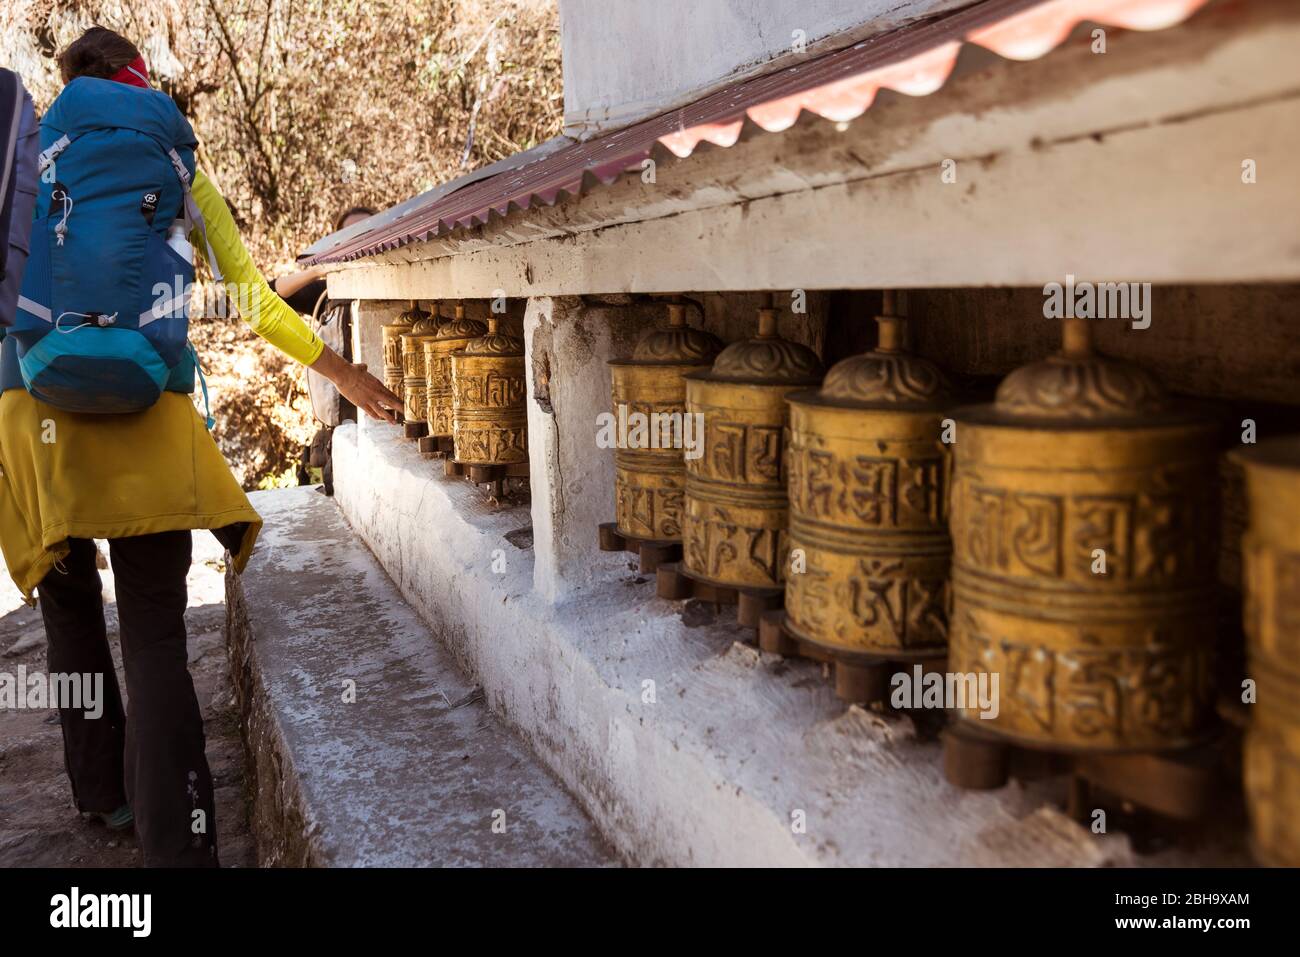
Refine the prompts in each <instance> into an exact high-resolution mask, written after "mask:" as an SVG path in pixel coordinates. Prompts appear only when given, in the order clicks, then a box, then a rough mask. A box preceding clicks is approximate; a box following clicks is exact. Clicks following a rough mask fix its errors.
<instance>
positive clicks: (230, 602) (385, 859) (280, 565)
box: [226, 488, 615, 867]
mask: <svg viewBox="0 0 1300 957" xmlns="http://www.w3.org/2000/svg"><path fill="white" fill-rule="evenodd" d="M253 503H254V506H255V507H256V508H257V510H258V512H260V513H261V515H262V517H263V518H264V519H265V520H266V528H265V530H264V532H263V535H262V538H261V540H260V541H259V542H258V546H257V551H256V554H255V555H254V557H253V560H252V562H251V563H250V564H249V567H248V569H247V571H246V572H245V573H244V575H243V576H242V577H236V576H235V575H234V574H233V573H230V572H228V573H227V579H226V607H227V619H226V634H227V641H228V646H229V651H230V658H231V672H232V675H231V676H232V679H233V684H234V687H235V695H236V698H237V700H238V704H239V709H240V713H241V716H242V718H243V722H242V723H243V730H244V741H245V748H246V751H247V756H248V761H247V765H248V776H249V780H250V784H251V790H252V794H253V813H252V820H253V830H254V833H255V836H256V839H257V844H258V859H259V861H260V863H262V864H263V865H309V866H399V867H400V866H424V865H435V866H453V865H454V866H465V865H487V866H537V867H540V866H548V867H552V866H583V865H605V864H610V863H614V862H615V858H614V856H613V853H612V851H611V850H610V848H609V847H608V845H606V844H605V842H604V841H603V840H602V839H601V838H600V837H599V835H598V834H597V832H596V830H595V828H594V827H593V826H592V823H591V821H590V820H588V819H587V818H586V817H585V816H584V814H583V813H582V811H581V810H580V809H579V807H578V806H577V804H576V803H575V802H574V801H573V799H572V798H571V797H570V796H569V795H568V794H567V793H566V792H565V791H564V789H563V787H562V786H561V785H560V784H559V783H558V782H557V781H556V780H555V779H554V778H552V777H551V776H550V775H549V774H548V773H547V772H546V770H545V769H544V768H543V767H542V766H541V765H540V764H539V763H538V762H537V759H536V758H535V756H534V755H532V754H531V753H529V751H528V748H527V746H525V745H524V744H523V743H521V742H520V741H519V740H518V739H517V738H515V737H514V736H513V735H512V734H511V733H510V732H509V731H507V730H506V729H505V727H504V726H503V725H502V724H501V722H500V721H498V720H496V719H495V718H493V717H492V715H490V714H489V713H488V711H487V707H486V705H485V704H484V701H483V694H482V690H481V689H479V688H477V687H475V685H474V684H473V682H471V681H467V680H466V679H465V677H464V676H463V674H462V673H461V672H460V671H459V669H458V668H457V667H456V665H455V663H454V662H453V660H452V659H451V656H450V655H448V654H447V652H446V650H445V649H444V648H443V647H442V645H441V644H439V643H438V642H437V641H435V640H433V638H432V637H431V636H430V634H429V631H428V629H427V628H426V627H425V625H424V624H423V623H422V622H421V621H420V619H419V618H418V616H416V615H415V614H414V612H412V611H411V610H410V608H408V607H407V605H406V604H405V602H403V601H402V598H401V596H400V595H399V594H398V592H397V590H396V589H395V588H394V587H393V584H392V582H391V581H390V580H389V578H388V577H387V576H386V575H385V574H384V572H383V570H382V569H381V568H380V567H379V566H378V564H377V563H376V562H375V560H374V558H373V557H372V556H371V555H370V554H369V553H368V552H367V551H366V549H365V547H364V546H363V545H362V544H361V543H360V542H358V541H357V540H356V538H355V537H354V536H353V534H352V532H351V530H350V529H349V528H348V526H347V523H346V522H345V521H344V520H343V517H342V516H341V515H340V513H339V511H338V509H337V507H336V506H335V504H334V502H333V501H331V500H330V499H328V498H326V497H325V496H324V495H322V494H320V493H319V492H318V491H317V490H316V489H311V488H301V489H290V490H282V491H276V492H263V493H256V494H255V495H253ZM351 692H354V694H352V693H351ZM349 699H352V700H349Z"/></svg>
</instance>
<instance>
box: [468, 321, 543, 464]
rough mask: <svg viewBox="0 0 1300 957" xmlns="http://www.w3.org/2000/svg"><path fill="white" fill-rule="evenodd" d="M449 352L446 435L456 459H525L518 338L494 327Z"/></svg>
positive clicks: (495, 461)
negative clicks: (449, 436)
mask: <svg viewBox="0 0 1300 957" xmlns="http://www.w3.org/2000/svg"><path fill="white" fill-rule="evenodd" d="M499 323H500V320H499V319H497V318H496V317H495V316H494V317H492V318H491V319H489V320H488V328H487V333H486V334H485V335H483V336H480V337H479V338H477V339H474V340H473V341H471V342H469V343H468V344H467V345H466V346H465V347H464V348H463V349H460V350H458V351H456V352H453V353H451V354H450V356H451V358H450V361H451V381H452V435H453V438H454V441H455V449H456V452H455V454H456V461H457V462H460V463H463V464H466V465H510V464H513V463H517V462H527V461H528V408H527V406H526V405H525V404H524V399H525V398H526V396H527V394H528V386H527V381H526V379H525V376H524V343H523V340H522V339H518V338H516V337H515V336H511V335H506V334H505V333H503V332H501V331H500V330H499V328H498V326H499Z"/></svg>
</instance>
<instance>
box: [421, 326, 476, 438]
mask: <svg viewBox="0 0 1300 957" xmlns="http://www.w3.org/2000/svg"><path fill="white" fill-rule="evenodd" d="M487 331H488V327H487V326H486V325H484V324H483V323H482V322H480V321H479V320H477V319H466V318H465V306H464V304H462V303H457V304H456V317H455V318H454V319H449V320H447V322H445V323H443V325H442V326H441V327H440V328H439V329H438V333H437V335H435V336H434V337H433V338H432V339H431V340H430V341H429V344H428V356H427V360H426V363H427V373H428V380H427V393H426V395H427V406H428V408H427V411H426V413H425V417H426V418H427V419H428V422H429V434H430V435H434V436H446V437H450V436H451V435H452V421H451V414H452V408H451V406H452V387H451V354H452V353H453V352H455V351H457V350H458V349H463V348H464V347H465V346H467V345H469V343H471V342H473V341H474V340H475V339H477V338H478V337H479V336H482V335H485V334H486V333H487Z"/></svg>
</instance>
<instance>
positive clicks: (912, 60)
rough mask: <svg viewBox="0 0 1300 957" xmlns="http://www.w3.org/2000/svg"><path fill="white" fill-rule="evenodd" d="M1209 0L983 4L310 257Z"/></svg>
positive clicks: (1176, 14) (339, 252)
mask: <svg viewBox="0 0 1300 957" xmlns="http://www.w3.org/2000/svg"><path fill="white" fill-rule="evenodd" d="M1207 2H1208V0H984V2H982V3H976V4H974V5H972V6H970V7H965V8H963V9H961V10H959V11H957V12H955V13H951V14H948V15H946V16H942V17H938V18H935V19H932V20H926V21H921V22H917V23H913V24H909V25H908V26H905V27H901V28H899V29H897V30H893V31H890V32H889V33H885V34H881V35H879V36H875V37H872V38H870V39H867V40H863V41H862V42H860V43H856V44H854V45H853V46H851V47H846V48H845V49H842V50H835V51H833V52H830V53H826V54H822V55H821V56H818V57H815V58H812V59H810V60H808V61H806V62H802V63H798V64H796V65H794V66H790V67H786V68H785V69H782V70H778V71H776V72H774V73H770V74H767V75H765V76H760V77H755V78H753V79H749V80H745V81H741V82H738V83H736V84H734V85H732V86H729V87H725V88H723V89H721V90H718V91H717V92H715V93H712V94H710V95H708V96H705V97H703V98H701V99H700V100H697V101H696V102H695V103H692V104H691V105H689V106H685V107H682V108H681V109H677V110H672V111H670V112H668V113H664V114H662V115H660V116H657V117H654V118H653V119H650V120H645V121H644V122H641V123H637V124H635V125H633V126H629V127H626V128H625V129H621V130H616V131H614V132H612V133H607V134H604V135H602V136H599V137H597V138H595V139H591V140H588V141H586V142H570V143H569V144H568V145H563V143H564V141H563V140H561V141H555V140H553V141H551V142H549V143H546V144H543V145H542V146H540V147H537V148H536V149H534V150H530V151H528V152H525V153H519V154H516V155H515V156H512V157H509V158H507V159H505V160H502V161H501V162H500V163H497V164H493V166H492V167H486V168H485V169H483V170H479V171H477V172H476V173H473V174H470V175H469V176H466V177H461V178H460V179H458V180H453V181H452V182H450V183H447V184H445V185H444V186H441V187H439V188H438V189H435V190H431V191H430V192H428V193H425V194H422V195H421V196H418V197H415V198H414V199H412V200H408V201H407V202H405V203H403V204H401V205H400V206H398V207H395V208H394V209H391V210H388V211H387V212H385V213H381V214H379V215H378V216H375V217H372V218H371V219H368V220H366V221H365V222H364V223H358V224H357V225H355V226H353V227H350V228H349V229H348V230H345V231H344V232H342V233H336V234H334V235H333V236H329V237H326V238H325V239H323V240H321V241H320V242H319V243H317V244H316V245H315V246H313V247H312V248H311V249H310V250H308V255H309V256H311V257H312V258H311V262H342V261H347V260H352V259H359V258H362V257H365V256H373V255H375V254H376V253H381V252H386V251H388V250H391V249H396V248H398V247H400V246H406V245H409V244H411V243H416V242H423V241H425V240H428V239H432V238H433V237H435V236H439V235H444V234H446V233H449V232H451V231H452V230H454V229H457V228H460V227H473V226H481V225H483V224H484V223H486V222H488V220H489V219H490V218H491V217H492V216H493V214H495V215H497V216H505V215H507V214H508V213H509V212H510V211H511V210H513V209H529V208H530V207H532V206H533V205H536V204H542V205H546V206H550V205H553V204H555V203H556V202H557V201H559V199H560V197H561V196H564V195H569V196H577V195H579V194H580V193H581V192H583V190H584V187H585V186H589V185H591V184H593V183H605V184H609V183H612V182H613V181H614V180H616V179H617V178H618V177H620V176H621V175H623V174H624V173H625V172H630V171H636V172H638V173H639V172H640V170H641V168H642V167H641V164H642V163H643V162H644V161H645V160H646V159H647V158H648V157H650V156H651V154H652V152H653V151H654V149H655V147H656V145H662V146H663V147H665V148H667V149H668V150H670V151H671V152H672V153H673V154H675V155H676V156H678V157H686V156H689V155H690V154H691V153H692V152H693V151H694V150H695V148H696V147H697V146H698V145H699V144H700V143H701V142H708V143H712V144H714V145H716V146H720V147H729V146H732V145H733V144H735V143H736V141H737V140H738V139H739V138H740V133H741V130H742V129H743V127H744V124H745V121H746V120H747V119H748V120H749V121H750V122H752V123H754V124H755V125H757V126H758V127H759V128H761V129H763V130H766V131H767V132H771V133H775V132H779V131H781V130H785V129H788V128H789V127H791V126H792V125H794V123H795V121H796V120H797V119H798V118H799V114H800V113H801V112H803V111H805V110H806V111H808V112H810V113H815V114H816V115H818V116H821V117H824V118H825V119H828V120H832V121H836V122H846V121H848V120H852V119H855V118H856V117H858V116H861V115H862V114H863V113H864V112H866V110H867V109H868V108H869V107H870V106H871V104H872V102H873V101H874V100H875V97H876V94H877V93H878V92H879V91H880V90H882V89H888V90H894V91H897V92H899V93H905V94H908V95H911V96H924V95H926V94H929V93H933V92H934V91H935V90H937V89H939V88H940V87H941V86H943V84H944V82H945V81H946V80H947V79H948V76H949V74H950V73H951V72H952V69H953V66H954V65H955V64H956V62H957V56H958V53H959V52H960V50H961V47H962V44H963V43H973V44H976V45H978V46H981V47H983V48H985V49H987V50H990V51H992V52H994V53H996V54H998V55H1000V56H1003V57H1006V58H1008V59H1013V60H1032V59H1036V58H1037V57H1040V56H1042V55H1044V54H1045V53H1047V52H1048V51H1050V50H1052V49H1054V48H1055V47H1057V46H1058V45H1060V44H1061V43H1062V42H1063V41H1064V40H1065V39H1066V37H1068V36H1069V34H1070V32H1071V31H1072V30H1073V29H1074V28H1075V27H1076V26H1077V25H1078V24H1079V23H1081V22H1085V21H1086V22H1090V23H1097V24H1099V25H1102V26H1110V27H1120V28H1124V29H1131V30H1158V29H1162V28H1164V27H1169V26H1173V25H1174V24H1176V23H1180V22H1181V21H1183V20H1184V19H1186V18H1187V17H1189V16H1190V15H1191V14H1192V13H1193V12H1195V11H1196V10H1197V9H1198V8H1199V7H1201V6H1203V5H1204V4H1205V3H1207Z"/></svg>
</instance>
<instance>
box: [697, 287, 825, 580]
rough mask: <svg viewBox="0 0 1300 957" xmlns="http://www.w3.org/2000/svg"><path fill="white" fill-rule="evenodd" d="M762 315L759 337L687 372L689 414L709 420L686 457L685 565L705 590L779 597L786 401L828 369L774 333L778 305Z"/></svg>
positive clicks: (784, 530) (784, 504)
mask: <svg viewBox="0 0 1300 957" xmlns="http://www.w3.org/2000/svg"><path fill="white" fill-rule="evenodd" d="M758 316H759V318H758V335H757V336H755V337H754V338H752V339H746V340H744V341H742V342H735V343H732V344H731V345H729V346H727V348H725V349H723V350H722V352H721V353H720V354H719V355H718V358H717V359H716V360H715V361H714V363H713V367H712V368H711V369H710V370H709V371H707V372H696V373H692V374H690V375H688V376H686V410H687V412H688V413H693V414H695V413H698V414H699V415H702V416H703V423H704V444H703V448H702V451H703V454H702V455H701V456H699V457H688V458H687V459H686V496H685V509H684V514H683V518H684V521H683V525H682V536H683V566H684V568H685V571H686V573H687V574H688V575H689V576H690V577H691V578H693V579H695V580H697V581H700V582H703V583H706V584H709V585H715V586H725V587H732V588H761V589H776V590H778V592H779V589H780V587H781V585H782V583H783V581H784V579H785V566H786V561H787V554H788V552H789V546H788V542H787V525H788V507H787V506H788V501H787V497H786V472H785V453H784V448H785V439H784V433H785V430H786V426H787V423H788V419H789V407H788V406H787V405H786V401H785V399H786V396H787V395H788V394H789V393H791V392H793V391H795V390H797V389H801V388H807V387H808V386H813V385H816V384H817V383H818V382H820V381H821V377H822V366H821V361H820V360H819V359H818V358H817V354H816V353H815V352H813V351H812V350H811V349H809V348H808V347H807V346H803V345H799V344H798V343H795V342H791V341H789V340H788V339H782V338H781V337H780V336H778V335H777V332H776V310H775V309H772V308H770V307H768V308H763V309H760V310H759V311H758Z"/></svg>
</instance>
